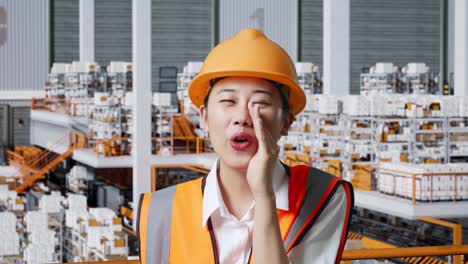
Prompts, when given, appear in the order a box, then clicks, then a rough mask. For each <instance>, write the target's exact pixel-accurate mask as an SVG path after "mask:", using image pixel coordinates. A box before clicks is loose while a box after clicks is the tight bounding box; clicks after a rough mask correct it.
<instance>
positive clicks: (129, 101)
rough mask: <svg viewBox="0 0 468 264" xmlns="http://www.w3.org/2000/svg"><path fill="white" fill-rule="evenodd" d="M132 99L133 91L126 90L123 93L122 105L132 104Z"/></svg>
mask: <svg viewBox="0 0 468 264" xmlns="http://www.w3.org/2000/svg"><path fill="white" fill-rule="evenodd" d="M133 100H134V97H133V93H132V92H126V93H125V101H124V105H125V106H132V105H134V102H133Z"/></svg>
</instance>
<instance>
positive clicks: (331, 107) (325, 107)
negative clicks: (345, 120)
mask: <svg viewBox="0 0 468 264" xmlns="http://www.w3.org/2000/svg"><path fill="white" fill-rule="evenodd" d="M318 112H319V113H320V114H326V115H333V114H339V113H340V101H339V100H338V98H336V97H329V96H321V97H320V99H319V102H318Z"/></svg>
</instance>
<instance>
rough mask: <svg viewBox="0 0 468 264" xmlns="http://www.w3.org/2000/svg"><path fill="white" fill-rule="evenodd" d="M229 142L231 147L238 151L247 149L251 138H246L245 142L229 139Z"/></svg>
mask: <svg viewBox="0 0 468 264" xmlns="http://www.w3.org/2000/svg"><path fill="white" fill-rule="evenodd" d="M229 143H230V144H231V147H232V148H233V149H235V150H239V151H240V150H244V149H247V148H248V147H249V146H250V145H251V144H252V141H251V140H248V141H245V142H236V141H230V142H229Z"/></svg>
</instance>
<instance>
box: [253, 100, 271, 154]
mask: <svg viewBox="0 0 468 264" xmlns="http://www.w3.org/2000/svg"><path fill="white" fill-rule="evenodd" d="M259 111H260V110H259V107H258V105H249V112H250V117H251V118H252V123H253V126H254V131H255V136H256V137H257V141H258V148H259V150H260V151H266V150H267V148H266V147H267V146H266V144H267V142H266V135H265V130H264V128H263V120H262V118H261V117H260V113H259Z"/></svg>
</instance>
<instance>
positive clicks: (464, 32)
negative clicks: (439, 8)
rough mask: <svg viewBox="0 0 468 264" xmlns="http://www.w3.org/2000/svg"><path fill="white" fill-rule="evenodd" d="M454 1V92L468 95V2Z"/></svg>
mask: <svg viewBox="0 0 468 264" xmlns="http://www.w3.org/2000/svg"><path fill="white" fill-rule="evenodd" d="M454 1H455V23H454V28H455V30H454V35H455V36H454V38H455V39H454V46H455V50H454V74H455V75H454V79H455V80H454V89H455V91H454V94H455V95H457V96H468V2H467V1H466V0H454Z"/></svg>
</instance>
